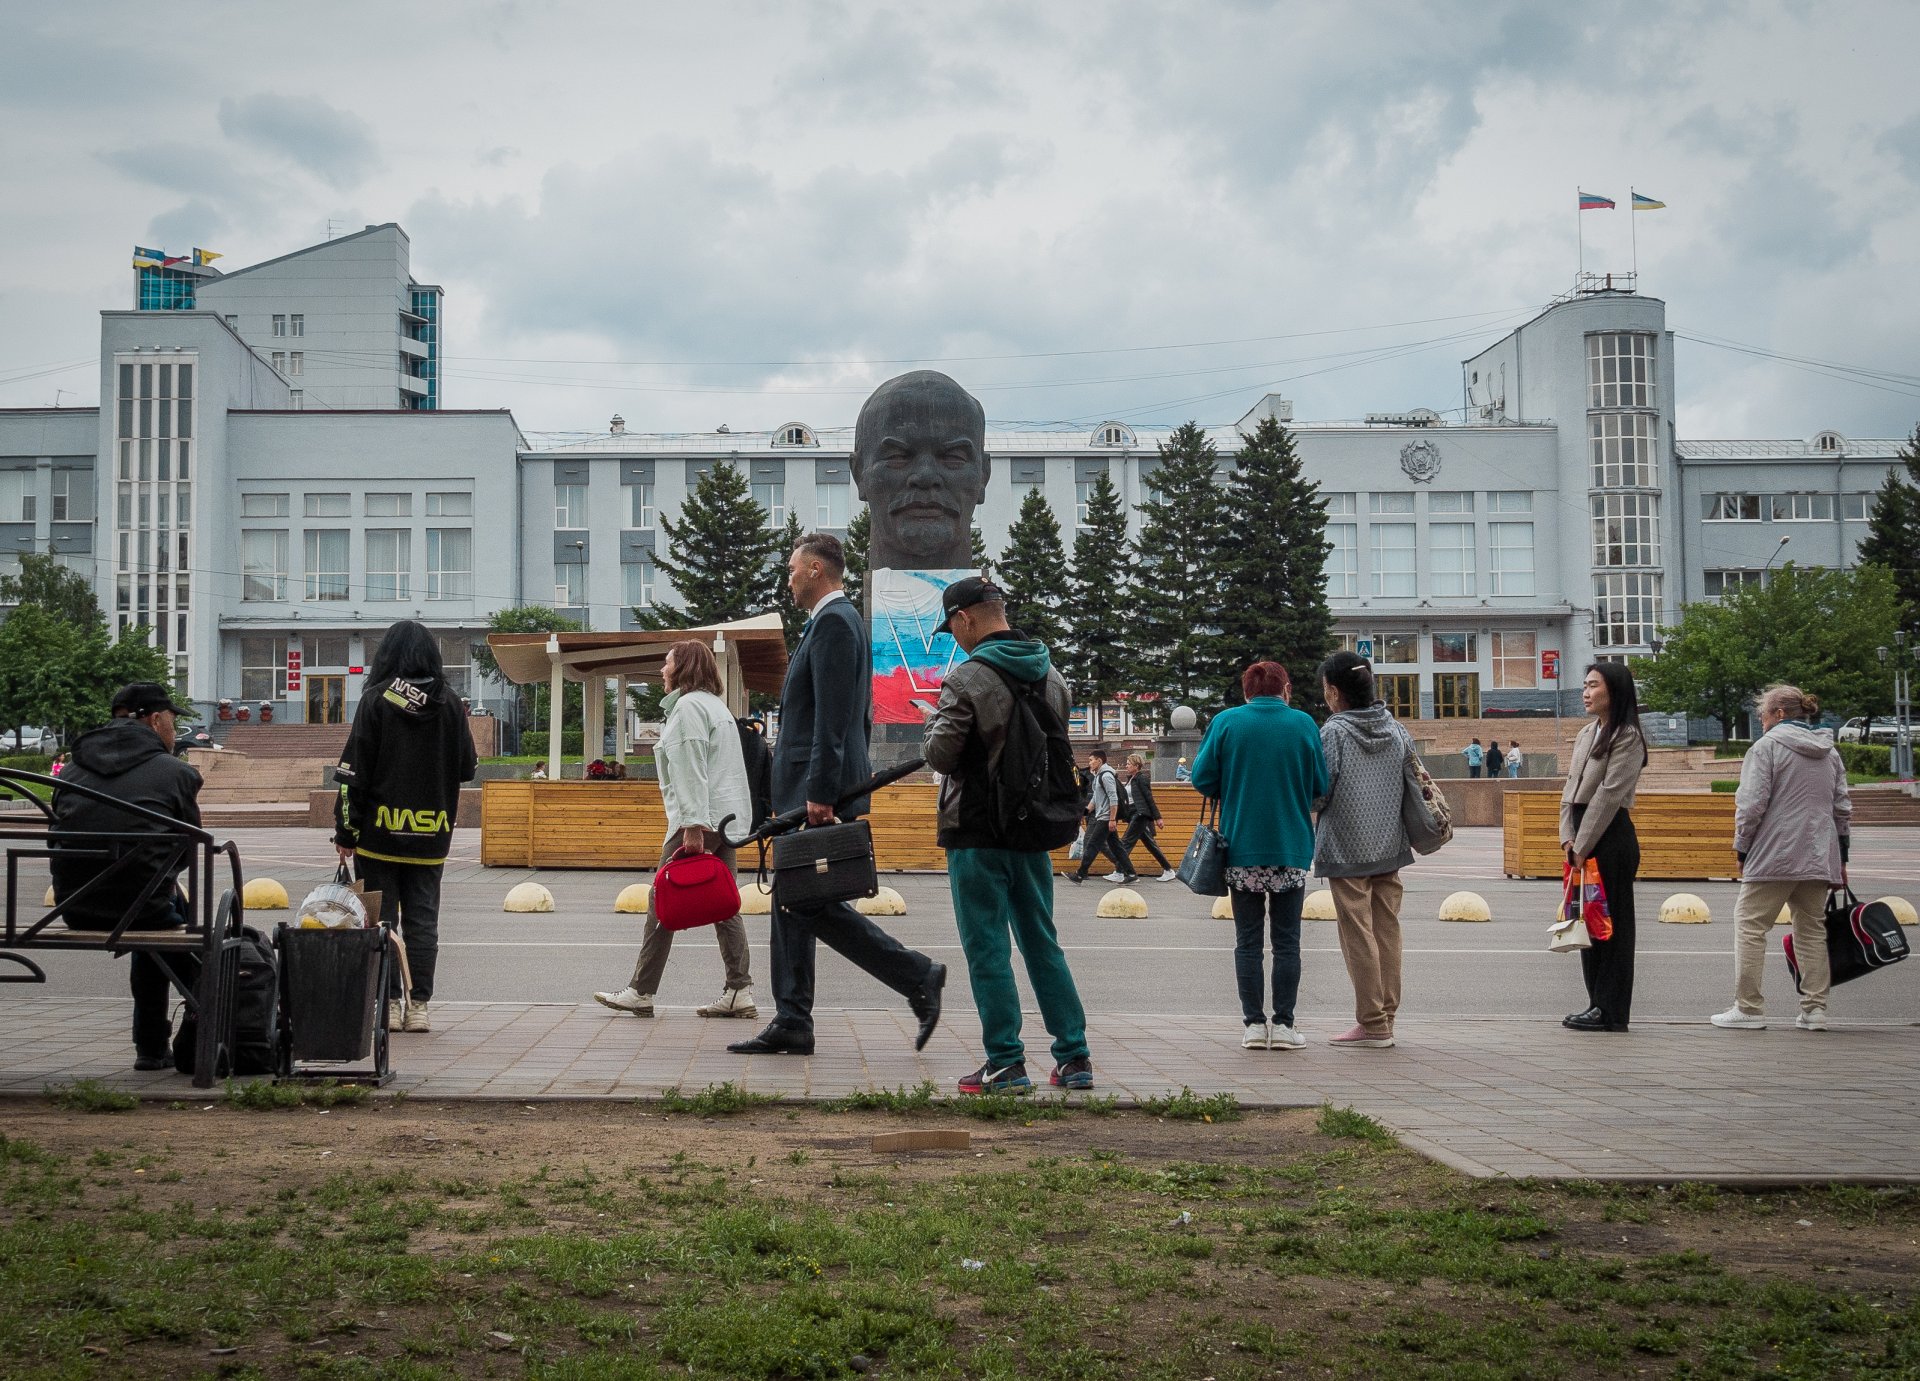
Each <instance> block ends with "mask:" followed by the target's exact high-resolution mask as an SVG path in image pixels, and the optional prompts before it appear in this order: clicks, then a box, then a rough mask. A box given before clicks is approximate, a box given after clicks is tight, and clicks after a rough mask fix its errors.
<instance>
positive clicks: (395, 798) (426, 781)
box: [333, 677, 479, 864]
mask: <svg viewBox="0 0 1920 1381" xmlns="http://www.w3.org/2000/svg"><path fill="white" fill-rule="evenodd" d="M478 766H479V761H478V759H477V758H476V757H475V756H474V751H473V734H472V733H471V731H470V730H469V729H468V727H467V715H466V711H465V709H463V708H462V706H461V704H460V698H459V697H458V696H457V695H455V694H454V693H453V692H452V691H451V690H450V689H449V688H448V687H447V685H446V683H445V682H433V681H409V680H406V679H404V678H401V677H395V678H394V679H393V680H392V681H389V682H387V683H386V684H385V685H382V686H375V687H371V688H369V689H368V690H367V691H366V692H364V693H363V694H362V695H361V697H360V708H359V709H358V710H356V711H355V712H354V716H353V731H352V732H351V733H350V734H348V736H347V746H346V748H345V749H344V750H342V752H341V754H340V765H339V766H338V767H337V768H335V769H334V776H335V777H336V778H338V779H339V784H340V791H339V795H338V796H336V797H335V798H334V804H333V820H334V830H333V839H334V842H335V843H336V844H340V845H343V846H345V847H346V848H350V849H353V850H354V851H355V852H357V853H359V854H360V855H362V856H363V857H366V858H377V859H381V860H383V861H385V862H388V863H429V864H431V863H442V862H445V861H446V857H447V848H448V846H449V845H450V844H451V842H452V836H453V821H454V817H455V816H456V815H458V814H459V812H460V784H461V783H462V782H470V781H472V780H473V774H474V770H475V769H476V768H477V767H478Z"/></svg>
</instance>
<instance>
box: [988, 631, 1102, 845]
mask: <svg viewBox="0 0 1920 1381" xmlns="http://www.w3.org/2000/svg"><path fill="white" fill-rule="evenodd" d="M989 665H991V663H989ZM993 670H994V673H995V674H996V675H997V676H999V678H1000V679H1001V680H1002V681H1004V682H1005V683H1006V686H1007V689H1008V690H1009V691H1010V692H1012V695H1013V708H1012V710H1011V712H1010V713H1009V714H1008V716H1007V741H1006V746H1005V747H1004V748H1002V749H1001V752H1000V775H999V776H998V777H996V778H994V780H993V781H991V782H989V783H988V789H987V815H988V820H989V822H990V823H991V825H992V826H993V832H994V833H995V834H996V835H998V836H999V837H1000V838H1002V839H1004V840H1006V841H1008V843H1010V844H1012V843H1015V842H1017V843H1018V844H1019V845H1021V846H1022V847H1027V848H1034V849H1048V850H1051V849H1057V848H1059V847H1061V846H1062V845H1064V844H1071V843H1072V842H1073V841H1074V839H1076V838H1077V837H1078V836H1079V834H1080V824H1081V820H1082V818H1083V812H1084V809H1085V807H1084V806H1083V805H1082V803H1081V796H1080V782H1079V779H1078V778H1077V777H1076V776H1075V775H1074V761H1073V744H1072V743H1070V742H1069V741H1068V740H1067V726H1066V725H1065V724H1064V723H1062V722H1061V719H1060V716H1059V715H1058V714H1056V713H1055V712H1054V709H1053V706H1051V705H1049V704H1048V703H1047V684H1048V682H1047V680H1046V678H1044V677H1043V678H1042V679H1041V680H1039V681H1016V680H1015V679H1014V678H1013V677H1011V676H1009V675H1007V673H1006V672H1004V671H1001V670H1000V668H999V667H994V668H993Z"/></svg>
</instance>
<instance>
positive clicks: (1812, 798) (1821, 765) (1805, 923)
mask: <svg viewBox="0 0 1920 1381" xmlns="http://www.w3.org/2000/svg"><path fill="white" fill-rule="evenodd" d="M1819 717H1820V702H1819V700H1817V699H1815V698H1814V697H1813V696H1811V695H1808V694H1806V693H1805V692H1803V691H1801V690H1800V689H1799V688H1798V687H1795V686H1769V687H1768V688H1767V689H1766V690H1764V691H1762V692H1761V693H1760V726H1761V730H1762V732H1761V735H1760V738H1759V741H1758V742H1756V743H1755V744H1754V745H1753V747H1752V748H1751V749H1749V750H1748V751H1747V756H1746V757H1745V758H1744V759H1742V761H1741V763H1740V789H1739V791H1737V792H1736V793H1734V798H1733V849H1734V852H1735V853H1736V854H1737V855H1739V858H1740V898H1739V900H1738V901H1736V902H1735V903H1734V907H1733V924H1734V988H1735V1000H1734V1004H1733V1006H1731V1007H1729V1008H1728V1009H1727V1010H1726V1011H1724V1012H1716V1013H1715V1014H1714V1017H1713V1024H1714V1025H1715V1026H1725V1027H1732V1028H1734V1029H1736V1030H1746V1031H1757V1030H1760V1029H1762V1028H1764V1027H1765V1026H1766V1024H1767V1019H1766V1017H1765V1016H1764V1015H1763V1013H1765V1011H1766V1003H1765V1000H1764V998H1763V997H1762V995H1761V991H1760V980H1761V976H1762V974H1763V972H1764V971H1765V969H1766V964H1767V935H1768V934H1769V932H1771V931H1772V929H1773V923H1774V920H1775V918H1776V917H1778V916H1779V914H1780V909H1781V907H1783V906H1784V907H1785V908H1786V909H1787V911H1788V912H1789V913H1790V914H1791V915H1792V917H1793V952H1794V957H1795V958H1796V959H1798V960H1799V962H1800V1015H1799V1017H1798V1018H1797V1019H1796V1020H1795V1021H1794V1025H1795V1026H1798V1027H1799V1028H1800V1029H1801V1030H1802V1031H1824V1030H1826V1029H1827V986H1828V976H1827V916H1826V912H1827V889H1828V888H1829V887H1838V886H1840V885H1841V884H1842V883H1844V882H1845V881H1846V875H1847V873H1846V864H1847V826H1848V823H1849V822H1850V821H1851V819H1852V818H1853V801H1852V798H1851V797H1850V796H1849V795H1848V794H1847V769H1846V765H1845V764H1844V763H1842V762H1841V761H1840V754H1839V751H1838V750H1837V749H1835V748H1834V746H1833V736H1832V735H1831V734H1829V733H1828V732H1827V731H1826V730H1825V729H1816V728H1814V727H1813V725H1814V721H1815V720H1816V719H1818V718H1819Z"/></svg>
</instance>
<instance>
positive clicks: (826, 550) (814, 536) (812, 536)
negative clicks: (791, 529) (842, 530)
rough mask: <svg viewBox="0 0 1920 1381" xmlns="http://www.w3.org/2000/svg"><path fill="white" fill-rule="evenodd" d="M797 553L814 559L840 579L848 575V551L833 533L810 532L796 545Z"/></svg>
mask: <svg viewBox="0 0 1920 1381" xmlns="http://www.w3.org/2000/svg"><path fill="white" fill-rule="evenodd" d="M793 549H794V550H795V551H803V552H805V553H806V554H807V555H808V556H811V557H813V558H814V559H815V560H817V561H818V562H819V563H820V564H821V565H823V566H825V567H826V568H827V569H828V570H829V571H831V572H833V575H834V578H835V579H839V578H840V577H841V576H844V575H845V574H846V573H847V549H846V547H844V546H842V545H841V542H840V539H839V538H838V537H835V536H834V535H833V534H832V533H831V532H809V533H808V534H807V535H806V536H805V537H802V538H801V539H800V540H799V541H798V542H797V543H795V544H794V548H793Z"/></svg>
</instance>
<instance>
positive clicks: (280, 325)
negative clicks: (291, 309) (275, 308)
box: [273, 312, 287, 337]
mask: <svg viewBox="0 0 1920 1381" xmlns="http://www.w3.org/2000/svg"><path fill="white" fill-rule="evenodd" d="M286 333H287V318H286V314H285V313H283V312H275V313H274V314H273V334H274V335H275V337H279V336H284V335H286Z"/></svg>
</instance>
